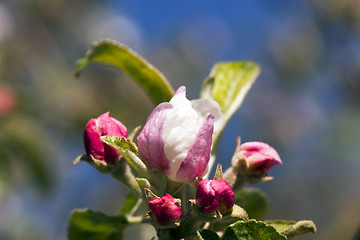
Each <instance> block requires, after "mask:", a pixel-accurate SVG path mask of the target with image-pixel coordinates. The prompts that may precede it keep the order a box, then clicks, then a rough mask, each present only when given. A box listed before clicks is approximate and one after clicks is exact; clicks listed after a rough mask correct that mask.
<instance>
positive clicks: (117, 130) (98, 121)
mask: <svg viewBox="0 0 360 240" xmlns="http://www.w3.org/2000/svg"><path fill="white" fill-rule="evenodd" d="M101 136H119V137H126V136H127V129H126V127H125V126H124V125H123V124H122V123H121V122H120V121H118V120H117V119H115V118H112V117H110V116H109V112H106V113H104V114H102V115H100V116H99V117H98V118H92V119H90V121H89V122H88V123H87V124H86V127H85V132H84V145H85V150H86V154H87V155H92V157H94V158H95V159H97V160H100V161H104V162H106V163H115V162H116V161H117V160H118V159H119V157H120V153H119V152H118V151H117V150H116V149H115V148H113V147H111V146H109V145H107V144H106V143H103V142H102V141H101V140H100V137H101Z"/></svg>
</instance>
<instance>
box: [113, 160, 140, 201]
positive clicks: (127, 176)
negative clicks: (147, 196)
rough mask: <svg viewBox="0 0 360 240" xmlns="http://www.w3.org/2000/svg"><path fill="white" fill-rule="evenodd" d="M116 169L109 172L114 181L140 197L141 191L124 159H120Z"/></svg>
mask: <svg viewBox="0 0 360 240" xmlns="http://www.w3.org/2000/svg"><path fill="white" fill-rule="evenodd" d="M120 161H121V162H120V163H119V165H118V166H117V168H116V169H115V170H114V171H112V172H111V176H112V177H114V178H115V179H116V180H118V181H120V182H122V183H123V184H125V185H126V186H127V187H128V188H129V189H130V190H132V191H133V192H134V193H135V194H136V195H138V196H142V191H141V189H140V187H139V184H138V183H137V181H136V179H135V176H134V175H133V174H132V172H131V169H130V167H129V165H128V163H127V162H126V161H125V159H121V160H120Z"/></svg>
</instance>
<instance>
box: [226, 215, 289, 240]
mask: <svg viewBox="0 0 360 240" xmlns="http://www.w3.org/2000/svg"><path fill="white" fill-rule="evenodd" d="M221 239H223V240H234V239H240V240H264V239H271V240H285V239H286V237H285V236H284V235H282V234H280V233H278V232H277V231H276V229H275V228H274V227H273V226H270V225H267V224H266V223H264V222H257V221H256V220H250V221H249V222H243V221H239V222H237V223H234V224H232V225H230V227H228V228H227V229H226V230H225V233H224V235H223V237H222V238H221Z"/></svg>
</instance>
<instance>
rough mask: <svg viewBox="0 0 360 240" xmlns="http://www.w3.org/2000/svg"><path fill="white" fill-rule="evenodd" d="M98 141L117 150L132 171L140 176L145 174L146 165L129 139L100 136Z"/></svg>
mask: <svg viewBox="0 0 360 240" xmlns="http://www.w3.org/2000/svg"><path fill="white" fill-rule="evenodd" d="M100 139H101V140H102V141H103V142H104V143H106V144H108V145H110V146H112V147H113V148H115V149H116V150H118V151H119V152H120V153H121V155H122V156H123V157H124V158H125V159H126V161H127V162H128V163H129V165H130V167H131V168H132V169H133V170H134V171H136V172H138V173H140V174H141V173H143V174H144V172H146V165H145V164H144V162H143V161H142V160H141V159H140V157H139V152H138V149H137V147H136V145H135V144H134V143H133V142H132V141H131V140H130V139H127V138H124V137H117V136H102V137H100Z"/></svg>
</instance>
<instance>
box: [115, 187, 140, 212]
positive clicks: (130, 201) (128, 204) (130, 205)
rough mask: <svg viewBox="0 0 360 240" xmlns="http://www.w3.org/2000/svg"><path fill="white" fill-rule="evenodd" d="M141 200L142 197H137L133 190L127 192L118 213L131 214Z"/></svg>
mask: <svg viewBox="0 0 360 240" xmlns="http://www.w3.org/2000/svg"><path fill="white" fill-rule="evenodd" d="M141 202H142V199H141V198H139V196H137V195H135V194H134V193H133V192H129V193H128V195H127V196H126V198H125V201H124V203H123V205H122V207H121V209H120V211H119V214H120V215H121V214H129V215H133V213H134V212H135V211H136V210H137V209H138V207H139V205H140V204H141Z"/></svg>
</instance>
